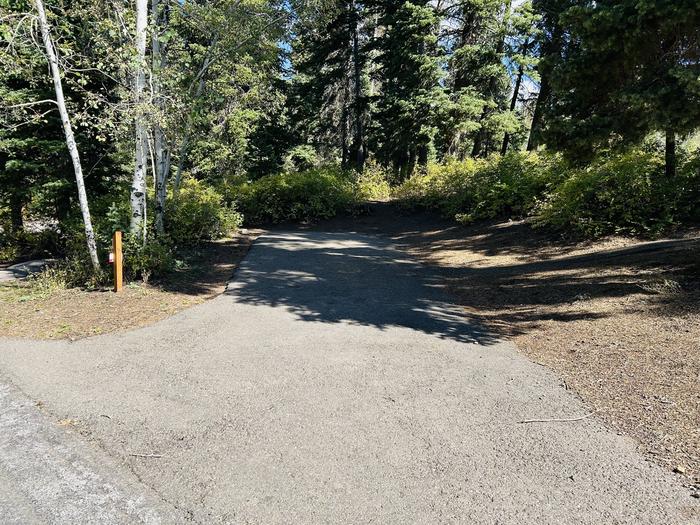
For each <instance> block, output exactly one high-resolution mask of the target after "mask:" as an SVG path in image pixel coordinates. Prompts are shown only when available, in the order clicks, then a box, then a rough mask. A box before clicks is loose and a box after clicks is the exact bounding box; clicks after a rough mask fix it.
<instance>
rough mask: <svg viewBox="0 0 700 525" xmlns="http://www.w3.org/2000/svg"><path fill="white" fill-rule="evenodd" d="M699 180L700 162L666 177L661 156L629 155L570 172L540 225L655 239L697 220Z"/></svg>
mask: <svg viewBox="0 0 700 525" xmlns="http://www.w3.org/2000/svg"><path fill="white" fill-rule="evenodd" d="M699 183H700V177H699V176H698V169H697V166H696V162H687V161H686V162H682V163H681V165H680V168H679V170H678V173H677V175H676V177H675V178H672V179H668V178H667V177H666V176H665V174H664V158H663V155H662V154H661V153H658V152H646V151H630V152H628V153H624V154H619V155H611V156H608V157H607V158H602V159H598V160H596V161H595V162H593V163H592V164H591V165H590V166H589V167H587V168H585V169H576V170H571V171H570V172H569V176H568V177H567V179H566V180H565V181H563V182H562V183H561V184H559V185H558V186H557V187H556V188H554V189H553V191H552V192H551V195H550V196H549V198H548V200H547V202H546V203H544V204H543V205H542V206H541V208H540V209H539V211H538V213H537V223H538V224H540V225H546V226H551V227H554V228H556V229H560V230H567V231H574V232H576V233H579V234H582V235H585V236H589V237H591V236H599V235H604V234H609V233H625V234H634V235H645V236H655V235H658V234H659V233H661V232H663V231H664V230H667V229H668V228H669V227H671V226H673V225H675V224H678V223H679V222H682V221H684V220H688V219H691V218H693V216H696V214H697V212H698V209H699V204H698V188H699Z"/></svg>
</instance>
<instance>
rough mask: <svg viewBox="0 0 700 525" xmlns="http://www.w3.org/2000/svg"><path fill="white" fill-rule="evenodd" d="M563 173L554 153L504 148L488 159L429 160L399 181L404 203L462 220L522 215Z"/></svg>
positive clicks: (559, 160)
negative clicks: (506, 151) (422, 170)
mask: <svg viewBox="0 0 700 525" xmlns="http://www.w3.org/2000/svg"><path fill="white" fill-rule="evenodd" d="M562 177H563V163H562V161H561V159H560V158H559V157H556V156H538V155H536V154H526V153H509V154H508V155H505V156H503V157H501V156H496V155H493V156H491V157H489V158H487V159H479V160H475V159H468V160H465V161H461V162H457V161H452V162H448V163H447V164H442V165H440V164H431V165H430V166H428V169H427V170H426V172H425V173H422V174H418V175H415V176H413V177H411V178H410V179H409V180H408V181H406V182H405V183H404V184H402V185H401V186H399V187H398V188H397V189H396V191H395V194H396V197H397V198H398V199H399V200H401V201H403V202H404V204H405V205H407V206H413V207H422V208H429V209H435V210H437V211H439V212H440V213H441V214H443V215H445V216H448V217H454V218H455V219H457V220H458V221H460V222H462V223H468V222H471V221H474V220H478V219H490V218H495V217H524V216H526V215H528V214H529V213H530V212H531V211H532V210H533V209H534V208H535V206H536V205H537V203H538V201H539V199H541V198H542V197H543V195H544V194H545V192H546V191H547V190H548V188H549V187H551V186H552V185H553V184H556V183H557V182H558V181H559V180H561V179H562Z"/></svg>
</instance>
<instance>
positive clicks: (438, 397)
mask: <svg viewBox="0 0 700 525" xmlns="http://www.w3.org/2000/svg"><path fill="white" fill-rule="evenodd" d="M476 320H477V317H475V316H474V317H473V316H471V315H470V314H465V312H464V310H462V309H457V308H455V307H454V306H452V304H451V300H450V298H449V295H448V294H447V290H446V289H445V280H444V275H441V274H439V273H438V272H436V271H435V269H434V268H430V267H428V266H425V265H421V264H418V263H417V262H416V260H415V259H413V258H411V257H408V256H406V255H405V254H404V253H402V252H400V251H398V250H397V249H396V245H395V244H394V243H392V242H390V241H389V240H387V239H386V238H380V237H377V236H370V235H362V234H357V233H347V232H336V233H332V232H317V231H295V232H273V233H270V234H267V235H265V236H263V237H261V238H259V239H258V241H257V242H256V243H255V244H254V246H253V248H252V250H251V251H250V253H249V255H248V256H247V258H246V259H245V260H244V261H243V262H242V263H241V265H240V267H239V269H238V271H237V274H236V278H235V279H234V281H233V282H232V283H231V284H230V285H229V287H228V290H227V292H226V293H225V294H223V295H220V296H218V297H216V298H215V299H213V300H211V301H207V302H205V303H203V304H200V305H197V306H195V307H193V308H190V309H187V310H184V311H182V312H179V313H177V314H176V315H174V316H172V317H170V318H168V319H166V320H164V321H161V322H159V323H156V324H154V325H151V326H148V327H145V328H141V329H138V330H134V331H131V332H127V333H123V334H111V335H104V336H98V337H92V338H87V339H82V340H79V341H75V342H69V341H37V342H32V343H31V344H29V343H27V342H26V341H23V340H19V339H2V340H0V350H1V351H0V370H2V371H3V373H4V374H6V375H7V377H8V378H9V380H10V381H11V382H12V383H13V384H14V385H16V386H17V387H19V388H20V389H21V390H22V391H23V392H25V393H26V394H28V395H29V396H30V397H31V398H32V399H34V400H36V401H40V402H41V403H42V405H43V407H44V410H45V411H46V412H47V413H48V414H50V415H51V417H53V418H55V419H56V420H70V421H71V427H72V428H73V429H74V430H75V431H77V432H79V433H81V434H82V436H83V438H84V439H85V440H87V441H88V442H90V443H92V444H93V445H95V446H97V447H99V448H100V449H101V450H102V451H104V452H105V453H107V454H109V455H110V456H111V457H112V458H114V459H115V460H116V461H118V462H120V464H122V465H124V466H125V467H126V468H128V469H129V470H130V471H131V472H132V474H133V476H134V477H136V478H137V479H139V480H141V482H142V483H144V484H146V485H148V486H149V487H150V488H151V489H152V490H153V491H154V492H155V493H157V494H158V496H159V497H160V498H161V500H162V501H165V502H169V503H171V504H173V505H176V506H177V507H178V508H179V509H180V510H181V511H182V512H183V514H184V518H183V520H187V521H191V522H195V523H230V522H242V523H289V522H303V523H328V522H332V523H365V522H380V523H406V522H414V523H416V522H423V523H453V522H465V521H466V522H469V523H475V524H479V523H503V524H510V523H513V524H516V523H517V524H520V523H528V522H536V523H540V524H549V523H551V524H562V523H577V524H588V523H590V524H597V523H630V524H632V523H634V524H638V523H649V524H658V523H674V524H676V523H680V524H684V523H685V524H696V523H700V508H699V505H698V501H697V500H695V499H693V498H691V497H690V494H689V492H688V491H687V490H685V489H683V488H682V487H681V486H680V485H679V484H678V483H677V481H676V480H675V479H674V478H673V477H672V476H671V475H670V474H669V473H667V472H665V471H664V470H662V469H660V468H659V467H658V466H656V465H654V464H652V463H650V462H648V461H645V459H644V458H643V457H642V456H641V455H640V454H639V453H638V452H637V451H636V445H635V443H634V442H633V440H631V439H629V438H626V437H624V436H621V435H618V434H617V433H615V432H612V431H610V430H609V429H608V428H607V427H606V426H604V425H603V423H602V422H601V421H600V420H599V419H598V416H597V415H592V416H588V414H589V413H590V409H589V408H588V407H587V406H586V405H585V404H584V403H582V402H581V400H580V399H579V398H578V397H577V396H576V395H574V394H572V392H571V391H569V390H567V389H566V388H565V386H564V385H563V383H562V382H561V380H560V379H559V378H558V377H557V375H555V374H554V373H552V372H551V371H549V370H548V369H547V368H545V367H543V366H540V365H538V364H536V363H533V362H532V361H530V360H528V359H527V358H525V357H524V356H523V355H522V354H519V353H518V352H517V351H516V349H515V348H514V347H513V346H512V345H511V344H510V343H507V342H504V341H503V340H502V337H501V336H500V335H499V334H497V333H496V332H495V331H493V330H491V329H490V328H489V327H485V326H483V325H481V324H479V323H478V322H475V321H476ZM105 416H107V417H105ZM581 416H588V417H585V418H583V419H578V420H577V421H569V422H557V421H548V422H528V423H524V422H523V421H527V420H531V419H558V418H563V419H567V418H578V417H581ZM133 454H140V455H141V456H134V455H133ZM156 456H157V457H156Z"/></svg>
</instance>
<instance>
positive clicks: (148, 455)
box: [129, 454, 163, 458]
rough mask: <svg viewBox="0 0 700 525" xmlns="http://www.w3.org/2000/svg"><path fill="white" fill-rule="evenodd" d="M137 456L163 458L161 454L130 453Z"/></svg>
mask: <svg viewBox="0 0 700 525" xmlns="http://www.w3.org/2000/svg"><path fill="white" fill-rule="evenodd" d="M129 455H130V456H133V457H135V458H162V457H163V456H162V455H160V454H129Z"/></svg>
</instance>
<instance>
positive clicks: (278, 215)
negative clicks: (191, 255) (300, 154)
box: [237, 167, 357, 224]
mask: <svg viewBox="0 0 700 525" xmlns="http://www.w3.org/2000/svg"><path fill="white" fill-rule="evenodd" d="M237 192H238V195H237V200H238V202H239V206H240V209H241V211H242V212H243V216H244V217H245V220H246V222H248V223H250V224H274V223H279V222H284V221H313V220H317V219H329V218H331V217H333V216H335V215H336V214H337V213H339V212H342V211H350V210H352V209H353V208H354V206H355V204H356V202H357V196H356V192H355V188H354V185H353V183H352V181H351V177H350V176H349V175H348V174H347V173H345V172H343V171H342V170H340V169H339V168H331V167H328V168H317V169H312V170H307V171H303V172H292V173H280V174H277V175H268V176H266V177H262V178H260V179H258V180H256V181H253V182H249V183H245V184H242V185H240V186H239V187H238V188H237Z"/></svg>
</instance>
